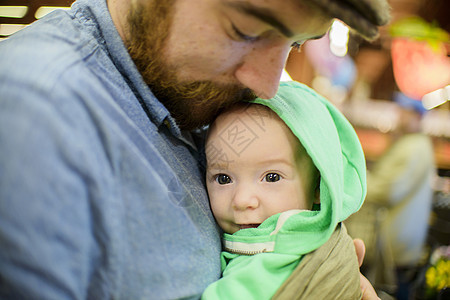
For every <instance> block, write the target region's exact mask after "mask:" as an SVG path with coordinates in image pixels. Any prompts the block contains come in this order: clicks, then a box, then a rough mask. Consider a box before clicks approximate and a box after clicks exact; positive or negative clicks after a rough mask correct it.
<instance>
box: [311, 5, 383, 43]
mask: <svg viewBox="0 0 450 300" xmlns="http://www.w3.org/2000/svg"><path fill="white" fill-rule="evenodd" d="M306 1H307V2H310V3H311V4H312V5H314V6H317V7H318V8H320V9H321V10H322V11H324V12H325V13H326V14H328V15H330V16H331V17H333V18H337V19H339V20H341V21H343V22H344V23H346V24H347V25H348V26H349V27H351V28H352V29H353V30H355V31H356V32H358V33H359V34H360V35H362V36H363V37H364V38H366V39H368V40H373V39H375V38H376V37H377V36H378V26H382V25H385V24H387V23H388V22H389V19H390V7H389V4H388V3H387V1H386V0H306Z"/></svg>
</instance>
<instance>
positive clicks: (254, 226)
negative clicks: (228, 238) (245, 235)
mask: <svg viewBox="0 0 450 300" xmlns="http://www.w3.org/2000/svg"><path fill="white" fill-rule="evenodd" d="M259 225H261V224H238V226H239V227H240V228H241V229H247V228H256V227H258V226H259Z"/></svg>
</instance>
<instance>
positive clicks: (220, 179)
mask: <svg viewBox="0 0 450 300" xmlns="http://www.w3.org/2000/svg"><path fill="white" fill-rule="evenodd" d="M216 181H217V183H218V184H230V183H231V178H230V176H228V175H226V174H218V175H216Z"/></svg>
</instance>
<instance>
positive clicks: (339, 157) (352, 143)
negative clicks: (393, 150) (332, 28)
mask: <svg viewBox="0 0 450 300" xmlns="http://www.w3.org/2000/svg"><path fill="white" fill-rule="evenodd" d="M253 102H254V103H259V104H262V105H265V106H267V107H269V108H270V109H272V110H273V111H274V112H275V113H276V114H278V116H279V117H280V118H281V119H282V120H283V121H284V122H285V123H286V124H287V126H288V127H289V128H290V129H291V130H292V132H293V133H294V135H295V136H297V138H298V139H299V140H300V142H301V143H302V145H303V147H304V148H305V149H306V151H307V152H308V154H309V155H310V156H311V158H312V160H313V162H314V164H315V165H316V167H317V169H318V170H319V171H320V174H321V179H320V180H321V181H320V202H321V208H320V211H290V212H287V213H284V214H283V213H282V214H277V215H274V216H272V217H270V218H268V219H267V220H266V221H264V222H263V223H262V224H261V225H260V226H259V227H258V228H250V229H244V230H240V231H238V232H236V233H234V234H233V235H229V234H225V235H224V242H225V248H231V249H239V250H238V252H246V251H247V250H248V253H249V254H250V253H257V252H275V253H285V254H297V255H298V254H300V255H301V254H305V253H308V252H311V251H312V250H315V249H317V248H318V247H320V246H321V245H323V244H324V243H325V242H326V241H327V240H328V238H329V237H330V236H331V234H332V233H333V231H334V229H335V227H336V225H337V224H338V223H339V222H341V221H343V220H345V219H346V218H347V217H348V216H350V215H351V214H352V213H355V212H356V211H357V210H358V209H359V208H360V207H361V205H362V203H363V201H364V198H365V196H366V167H365V159H364V154H363V151H362V148H361V145H360V142H359V140H358V137H357V135H356V133H355V131H354V129H353V127H352V126H351V125H350V123H349V122H348V121H347V119H346V118H345V117H344V116H343V115H342V114H341V113H340V112H339V111H338V110H337V109H336V108H335V107H334V106H333V105H332V104H331V103H329V102H328V101H327V100H326V99H325V98H323V97H322V96H320V95H319V94H317V93H316V92H315V91H314V90H312V89H310V88H309V87H307V86H305V85H303V84H300V83H298V82H285V83H281V84H280V87H279V90H278V93H277V95H276V96H275V97H274V98H272V99H269V100H265V99H259V98H258V99H256V100H254V101H253ZM255 249H256V251H254V250H255Z"/></svg>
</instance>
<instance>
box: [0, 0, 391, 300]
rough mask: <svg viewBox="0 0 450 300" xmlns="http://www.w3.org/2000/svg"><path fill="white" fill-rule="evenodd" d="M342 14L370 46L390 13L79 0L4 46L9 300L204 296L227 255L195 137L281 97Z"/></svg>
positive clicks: (0, 58) (1, 290)
mask: <svg viewBox="0 0 450 300" xmlns="http://www.w3.org/2000/svg"><path fill="white" fill-rule="evenodd" d="M335 17H337V18H340V19H342V20H343V21H345V22H346V23H347V24H349V25H350V26H352V27H353V28H355V30H357V31H358V32H360V33H361V34H362V35H364V36H366V37H367V38H369V39H370V38H374V37H375V36H376V34H377V26H379V25H382V24H384V23H385V22H386V21H387V19H388V8H387V6H386V3H385V0H377V1H369V0H366V1H358V0H162V1H157V0H108V1H106V0H78V1H76V2H75V3H74V4H73V5H72V8H71V9H70V10H68V11H56V12H54V13H52V14H50V15H48V16H46V17H45V18H43V19H41V20H39V21H37V22H35V23H34V24H32V25H31V26H29V27H27V28H26V29H24V30H22V31H20V32H18V33H17V34H15V35H14V36H12V37H10V38H8V39H7V40H5V41H2V42H1V44H0V241H1V242H0V298H2V299H22V298H30V299H110V298H115V299H180V298H199V297H200V295H201V293H202V292H203V290H204V288H205V287H206V286H207V285H209V284H210V283H211V282H213V281H215V280H217V279H218V278H219V277H220V250H221V244H220V238H219V237H220V235H219V232H218V229H217V226H216V224H215V221H214V218H213V217H212V215H211V212H210V209H209V205H208V199H207V195H206V191H205V187H204V180H203V179H204V178H203V170H202V165H201V163H199V161H200V156H201V155H200V154H199V149H200V148H199V147H201V146H200V145H201V141H200V140H199V139H198V138H197V137H198V135H193V134H192V130H194V129H198V128H203V127H204V126H205V125H207V124H209V123H210V122H211V120H213V119H214V116H215V115H216V114H217V113H218V112H220V111H221V110H222V109H224V108H226V107H228V106H230V105H232V104H233V103H235V102H238V101H243V100H247V99H252V98H254V97H256V96H258V97H262V98H271V97H272V96H273V95H274V94H275V93H276V91H277V87H278V82H279V78H280V74H281V71H282V69H283V67H284V63H285V61H286V57H287V55H288V52H289V50H290V48H291V46H293V45H294V46H296V47H297V46H299V45H301V44H302V43H303V42H304V41H306V40H308V39H312V38H317V37H320V36H322V35H324V34H325V33H326V31H327V30H328V28H329V27H330V24H331V22H332V20H333V18H335ZM215 151H217V155H221V153H220V149H215ZM362 283H366V281H362ZM366 288H367V289H368V290H367V291H368V292H367V293H366V294H365V299H370V298H371V297H376V295H375V294H374V292H373V290H371V289H370V286H369V287H367V285H365V286H364V287H363V289H366Z"/></svg>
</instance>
